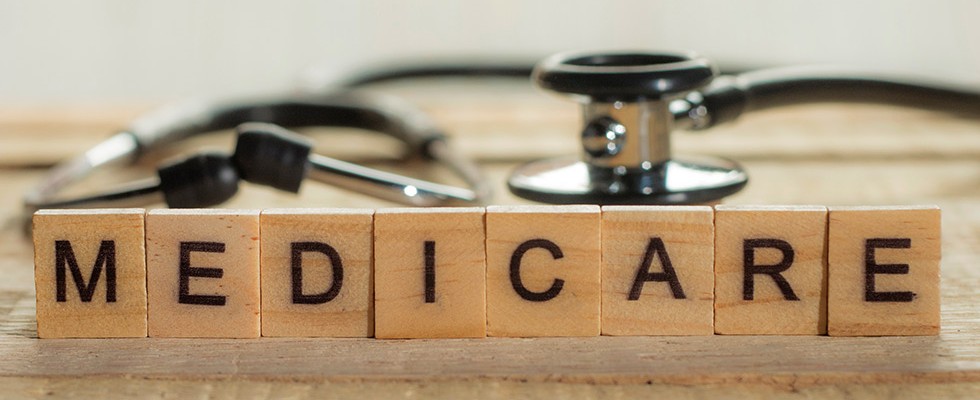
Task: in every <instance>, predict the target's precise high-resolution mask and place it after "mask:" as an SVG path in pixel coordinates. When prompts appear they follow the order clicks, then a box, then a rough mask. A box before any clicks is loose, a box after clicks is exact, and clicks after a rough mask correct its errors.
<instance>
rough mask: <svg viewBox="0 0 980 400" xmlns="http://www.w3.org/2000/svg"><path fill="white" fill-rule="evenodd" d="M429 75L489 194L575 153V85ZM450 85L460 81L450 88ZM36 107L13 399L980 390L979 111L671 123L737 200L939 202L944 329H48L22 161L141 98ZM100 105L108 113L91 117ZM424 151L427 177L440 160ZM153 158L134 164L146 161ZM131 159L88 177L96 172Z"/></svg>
mask: <svg viewBox="0 0 980 400" xmlns="http://www.w3.org/2000/svg"><path fill="white" fill-rule="evenodd" d="M386 90H387V89H386ZM422 92H423V93H421V94H420V93H419V91H417V90H413V89H412V87H411V86H407V87H405V88H401V90H399V91H398V94H399V95H403V96H404V97H407V98H409V99H410V100H412V101H414V102H416V103H417V104H419V105H421V106H422V107H424V108H425V109H426V110H427V111H429V112H431V113H432V114H433V115H435V116H436V118H437V119H438V121H439V122H440V123H442V124H443V125H444V126H446V127H447V128H448V129H449V131H450V132H451V133H452V134H453V135H454V136H453V138H452V139H453V141H454V144H456V145H457V146H459V148H461V149H462V150H463V151H464V152H465V153H466V154H469V155H474V156H477V158H478V159H480V160H481V161H482V166H483V167H484V169H485V171H486V173H487V175H488V176H489V179H491V180H492V181H493V182H494V184H495V189H496V197H495V200H494V202H493V203H494V204H525V202H524V201H522V200H520V199H518V198H516V197H514V196H512V195H510V194H509V193H508V192H507V189H506V186H505V183H504V182H505V179H506V177H507V175H508V174H509V173H510V172H511V171H512V170H513V168H514V167H515V165H516V163H518V162H522V161H526V160H529V159H536V158H543V157H549V156H554V155H565V154H571V153H574V152H576V151H578V147H577V146H578V145H577V140H576V139H575V134H574V132H575V131H576V129H578V124H579V122H578V120H577V119H578V118H577V116H576V114H575V113H576V108H575V106H574V105H571V104H568V103H567V101H564V100H558V99H551V98H549V97H547V96H540V95H537V97H536V98H537V99H539V100H534V101H529V100H527V99H528V98H529V97H528V96H526V95H521V96H517V97H518V98H515V96H507V95H499V96H498V95H496V94H495V95H494V97H480V96H479V94H477V93H475V92H478V91H474V90H452V91H444V90H432V91H422ZM457 93H467V95H465V96H459V95H456V97H446V96H453V95H454V94H457ZM470 94H472V96H471V95H470ZM33 110H34V111H32V112H29V113H25V112H22V111H23V109H22V108H20V109H18V108H4V109H3V110H0V113H2V115H3V116H4V117H3V118H4V121H8V122H0V132H3V134H0V153H2V154H3V157H0V158H2V160H0V162H3V163H4V165H6V166H8V167H7V169H4V170H3V171H0V174H2V176H3V179H2V180H0V187H3V188H4V192H3V195H0V210H2V212H3V215H4V216H5V220H4V221H5V224H4V225H3V226H2V229H0V239H2V240H0V271H2V273H3V276H4V279H0V385H2V386H0V387H2V388H3V389H2V391H3V392H4V394H5V397H15V396H18V397H27V398H41V397H44V398H58V397H70V396H72V395H74V396H76V397H89V398H122V397H132V396H144V397H160V398H167V397H172V398H231V397H235V398H248V397H252V398H281V397H289V396H295V397H297V398H304V397H308V398H331V397H339V398H352V397H372V396H376V397H393V398H414V397H419V396H424V397H431V398H461V397H474V398H479V397H483V398H517V397H541V398H555V397H567V398H616V397H617V396H622V397H647V398H649V397H653V396H660V397H680V398H685V397H690V398H721V397H725V398H751V399H757V398H799V399H805V398H815V397H819V398H831V399H834V398H847V399H853V398H910V399H921V398H937V397H945V398H974V397H975V396H976V393H977V391H980V346H977V343H980V307H977V306H976V304H978V302H980V294H978V292H977V290H976V288H977V287H980V269H978V268H975V266H976V263H977V259H978V257H980V253H978V251H977V249H980V209H978V208H977V206H976V205H977V202H978V201H980V185H978V183H980V135H977V129H978V128H977V124H976V123H975V122H972V121H965V120H955V119H949V118H947V117H945V116H941V115H938V114H931V113H927V112H917V111H909V110H904V109H898V108H888V107H871V106H858V105H851V104H848V105H829V106H807V107H794V108H787V109H785V110H779V111H772V112H763V113H759V114H753V115H752V116H750V117H747V118H745V119H743V120H742V121H740V122H739V123H736V124H730V125H726V126H723V127H719V128H718V129H717V130H713V132H712V133H710V134H703V135H701V134H699V135H684V134H680V135H675V137H674V138H673V139H675V143H676V145H677V149H678V150H679V152H684V153H695V154H698V153H707V154H712V153H713V154H720V155H726V156H729V157H731V158H734V159H736V160H739V161H740V162H741V163H742V165H743V166H744V167H745V168H746V169H747V170H748V171H749V174H750V176H751V179H752V182H751V184H749V185H748V186H747V187H746V189H745V190H744V191H742V192H740V193H739V194H737V195H735V196H732V197H731V198H730V199H728V200H727V201H726V203H729V204H827V205H854V204H865V205H888V204H937V205H939V206H940V208H941V209H942V210H943V212H942V219H943V224H942V229H943V239H942V240H943V260H942V266H941V270H942V277H941V291H940V295H941V297H942V311H941V319H942V328H941V330H940V334H939V335H938V336H921V337H878V338H855V337H825V336H795V337H782V336H708V337H588V338H531V339H508V338H488V339H482V340H408V341H401V340H385V341H378V340H375V339H301V338H292V339H280V338H262V339H253V340H226V339H179V340H178V339H155V338H150V339H114V340H77V339H73V340H37V338H36V336H37V332H36V326H35V323H36V321H35V304H34V291H33V268H31V264H32V255H31V253H32V252H31V247H32V246H31V243H30V240H29V237H27V236H24V234H23V230H22V229H21V228H22V227H23V224H24V222H25V220H24V217H23V216H22V215H21V214H20V212H19V210H20V194H21V193H23V192H24V191H25V190H26V189H27V188H28V187H29V186H30V185H32V184H34V183H35V182H36V181H37V180H38V179H40V177H41V174H42V173H43V172H44V171H42V170H39V169H31V168H21V166H31V165H41V164H44V163H48V162H50V160H53V159H54V158H57V157H61V156H64V155H65V154H68V153H71V154H74V153H75V152H77V151H78V149H80V148H83V147H85V146H87V145H88V144H90V143H93V142H94V141H97V140H98V139H101V138H104V137H105V135H106V133H107V132H109V131H111V130H112V129H114V128H116V127H119V126H125V124H126V121H127V120H128V119H129V118H130V117H132V116H133V115H135V114H137V113H138V111H140V110H134V111H129V110H131V107H129V106H127V107H117V108H105V107H103V108H99V107H85V109H84V110H82V111H78V110H77V109H76V108H65V107H48V106H44V107H35V108H34V109H33ZM90 115H94V116H97V119H98V121H95V122H94V123H89V122H87V121H88V120H87V118H89V116H90ZM22 116H24V117H23V118H22ZM9 121H13V122H9ZM96 123H97V124H98V125H97V126H96ZM528 132H534V134H533V135H528V134H527V133H528ZM334 133H337V134H338V135H334ZM40 138H43V139H40ZM319 139H320V144H321V145H322V146H323V149H322V151H325V152H326V153H327V154H331V155H336V156H338V157H340V158H343V159H348V160H365V159H367V160H370V161H372V165H374V166H378V167H380V168H388V169H393V170H394V169H395V168H398V167H399V166H398V165H396V164H394V163H391V162H389V160H390V159H389V158H384V159H380V160H379V159H378V158H377V157H375V155H376V154H377V147H378V143H379V142H378V140H377V138H376V137H373V136H372V137H370V138H368V137H367V136H365V135H358V136H352V135H348V134H347V133H345V132H331V135H322V136H319ZM38 140H44V143H45V145H44V146H38V145H37V143H38ZM195 143H199V142H195ZM384 143H387V144H389V145H390V143H388V142H384ZM230 144H231V142H230V141H227V142H223V145H224V146H230ZM394 148H396V147H394ZM8 155H9V156H10V157H8ZM413 165H414V166H415V167H416V168H417V169H416V170H415V171H417V172H418V174H419V176H424V177H433V178H441V177H445V176H446V175H445V174H440V173H439V172H437V171H434V170H429V169H425V168H424V167H423V166H422V165H421V164H413ZM152 166H153V165H152V163H147V164H145V165H143V167H144V168H143V169H140V170H138V171H137V172H138V173H143V174H151V173H152V170H151V169H150V167H152ZM118 175H119V173H118V172H113V173H111V174H108V175H100V176H96V177H94V180H92V181H90V182H94V184H97V185H103V184H105V182H104V181H103V179H110V180H112V179H115V180H118V179H119V176H118ZM801 182H805V184H801ZM227 206H228V207H237V208H268V207H311V206H324V207H325V206H330V207H366V208H373V207H391V206H393V205H392V204H390V203H386V202H384V201H381V200H377V199H373V198H371V197H366V196H362V195H356V194H352V193H350V192H347V191H343V190H340V189H336V188H331V187H329V186H325V185H315V184H309V185H304V188H303V194H302V196H294V195H291V194H285V193H277V192H274V191H271V190H265V189H262V188H257V187H254V186H252V185H243V186H242V187H241V193H240V194H239V195H238V196H236V198H234V199H233V200H232V201H231V202H229V203H228V204H227ZM130 395H132V396H130Z"/></svg>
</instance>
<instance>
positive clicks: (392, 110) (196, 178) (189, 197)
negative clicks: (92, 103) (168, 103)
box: [24, 92, 490, 212]
mask: <svg viewBox="0 0 980 400" xmlns="http://www.w3.org/2000/svg"><path fill="white" fill-rule="evenodd" d="M250 122H262V123H266V124H265V125H263V124H251V125H249V124H246V125H242V126H241V127H239V125H241V124H244V123H250ZM269 124H280V125H284V126H289V127H304V126H334V127H355V128H361V129H366V130H372V131H377V132H381V133H385V134H387V135H389V136H392V137H395V138H397V139H399V140H400V141H401V142H403V143H404V144H405V145H406V146H407V147H408V152H409V153H410V154H414V155H417V156H421V157H423V158H426V159H428V160H431V161H434V162H437V163H440V164H442V165H444V166H445V167H447V168H449V169H450V170H452V171H453V172H454V173H456V174H457V175H459V176H460V177H461V178H462V180H463V181H464V182H466V184H467V185H468V186H469V188H460V187H454V186H449V185H442V184H437V183H432V182H428V181H424V180H419V179H414V178H410V177H406V176H402V175H397V174H392V173H388V172H384V171H379V170H374V169H371V168H366V167H363V166H359V165H355V164H351V163H345V162H342V161H339V160H334V159H331V158H328V157H325V156H321V155H316V154H311V153H310V152H309V149H310V147H311V144H309V143H307V142H305V139H303V138H301V137H299V136H298V135H296V134H292V133H289V132H287V131H285V130H284V129H282V128H280V127H278V126H274V125H269ZM236 127H239V131H240V132H239V146H238V148H236V152H235V154H232V155H224V154H219V153H208V154H199V155H195V156H192V157H189V158H187V159H184V160H182V161H180V162H177V163H173V164H169V165H166V166H163V167H161V168H160V169H159V171H158V176H157V177H151V178H146V179H143V180H139V181H134V182H130V183H129V184H124V185H122V186H120V187H117V188H112V189H107V190H104V191H101V192H98V193H95V194H90V195H81V196H63V195H61V193H62V192H63V191H65V189H67V188H68V187H69V186H72V185H73V184H75V183H77V182H79V181H81V180H82V179H83V178H84V177H86V176H87V175H89V174H90V173H91V172H93V171H95V170H96V169H100V168H103V167H107V166H110V165H127V164H131V163H134V162H135V161H136V160H138V159H139V158H141V157H142V156H144V155H146V154H149V153H152V152H155V151H157V150H158V149H160V148H163V147H165V146H167V145H169V144H171V143H174V142H177V141H179V140H182V139H184V138H187V137H190V136H194V135H198V134H202V133H206V132H211V131H217V130H224V129H231V128H236ZM243 130H244V131H249V132H251V134H247V135H243ZM257 137H261V138H262V139H263V142H262V144H261V145H260V146H252V147H251V148H249V146H248V145H247V141H248V140H245V141H244V142H243V138H253V139H254V138H257ZM243 143H244V144H245V145H244V146H243ZM302 147H305V152H306V153H305V157H302V158H300V157H294V158H291V159H283V158H282V157H281V156H282V155H283V154H275V151H277V149H278V150H283V149H287V150H292V151H295V150H296V149H297V148H302ZM447 149H448V144H447V143H446V140H445V136H444V135H443V134H442V132H441V130H439V129H438V128H437V127H436V126H435V125H434V124H433V123H432V122H431V121H430V120H429V119H428V118H427V117H426V116H425V115H424V114H422V113H420V112H418V111H416V110H414V109H413V108H411V107H408V106H407V105H405V104H403V103H400V102H398V101H396V100H394V99H390V98H386V97H383V96H377V95H370V96H369V95H366V94H360V93H352V92H339V93H335V94H331V95H326V96H315V97H314V96H302V97H300V96H287V97H284V98H273V99H262V100H254V101H239V102H234V103H220V102H217V103H216V102H188V103H183V104H180V105H178V106H175V107H171V108H167V109H162V110H160V111H157V112H155V113H151V114H149V115H147V116H145V117H143V118H140V119H138V120H136V121H134V122H133V123H132V125H131V126H130V128H128V129H126V130H124V131H122V132H120V133H117V134H115V135H113V136H112V137H110V138H109V139H107V140H105V141H103V142H102V143H100V144H98V145H96V146H94V147H93V148H91V149H89V150H88V151H86V152H85V153H83V154H81V155H79V156H77V157H75V158H73V159H70V160H67V161H65V162H63V163H60V164H58V165H57V166H55V167H54V168H53V169H52V170H51V172H50V173H49V174H48V175H47V177H46V178H45V179H44V180H43V181H42V182H40V183H39V184H38V185H37V186H35V187H34V188H33V189H32V190H31V191H29V192H28V193H27V194H26V195H25V199H24V203H25V208H26V210H27V211H28V212H33V211H34V210H37V209H41V208H78V207H139V206H145V205H147V204H153V203H166V204H168V206H170V207H208V206H213V205H217V204H220V203H223V202H224V201H226V200H228V199H229V198H230V197H232V196H233V195H234V194H235V193H236V192H237V188H238V181H239V180H240V179H245V180H255V181H257V182H256V183H260V184H266V185H271V186H276V187H277V188H279V189H284V190H289V191H293V192H295V191H298V189H299V184H298V181H301V180H302V179H304V178H305V177H307V176H309V178H310V179H313V180H318V181H322V182H326V183H330V184H333V185H337V186H340V187H344V188H349V189H353V190H357V191H361V192H365V193H369V194H372V195H374V196H378V197H381V198H384V199H387V200H390V201H394V202H399V203H403V204H409V205H416V206H435V205H447V204H482V203H485V202H486V201H487V199H488V198H489V196H490V190H489V184H488V183H487V181H486V179H484V178H483V176H482V173H481V172H480V170H479V169H478V168H477V167H476V166H475V165H473V164H472V162H470V161H469V160H467V159H465V158H462V157H459V156H457V155H455V154H454V153H452V152H450V151H448V150H447ZM270 150H273V153H272V154H269V151H270ZM267 155H268V156H270V157H268V158H264V157H265V156H267ZM288 163H293V164H292V165H288ZM255 165H261V167H258V168H254V166H255ZM263 168H264V169H263ZM273 169H276V170H275V171H278V172H283V173H284V175H283V177H282V179H283V180H288V181H291V182H292V183H289V184H282V183H281V182H279V183H278V186H277V183H276V182H270V181H269V180H268V179H266V180H265V181H263V180H261V179H258V180H257V179H255V178H256V177H262V178H268V177H269V176H270V175H269V174H268V173H266V174H258V173H256V172H255V171H265V172H270V171H273ZM249 171H251V173H249ZM284 171H285V172H288V173H285V172H284Z"/></svg>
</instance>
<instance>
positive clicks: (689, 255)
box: [602, 206, 715, 335]
mask: <svg viewBox="0 0 980 400" xmlns="http://www.w3.org/2000/svg"><path fill="white" fill-rule="evenodd" d="M714 240H715V236H714V211H713V210H712V209H711V207H704V206H679V207H670V206H664V207H658V206H605V207H602V334H603V335H712V334H714V320H713V319H714V281H715V276H714V246H715V243H714Z"/></svg>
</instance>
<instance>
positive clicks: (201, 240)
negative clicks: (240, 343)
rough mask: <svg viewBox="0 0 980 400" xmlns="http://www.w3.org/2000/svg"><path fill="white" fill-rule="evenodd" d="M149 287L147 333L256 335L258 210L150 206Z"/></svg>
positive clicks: (209, 335) (147, 260)
mask: <svg viewBox="0 0 980 400" xmlns="http://www.w3.org/2000/svg"><path fill="white" fill-rule="evenodd" d="M146 288H147V311H148V313H147V321H148V334H149V336H150V337H177V338H202V337H203V338H256V337H259V335H260V332H261V323H260V321H261V319H260V318H261V317H260V315H259V308H260V306H261V304H260V291H259V212H258V211H257V210H235V209H220V210H219V209H204V210H201V209H174V210H150V211H148V212H147V213H146Z"/></svg>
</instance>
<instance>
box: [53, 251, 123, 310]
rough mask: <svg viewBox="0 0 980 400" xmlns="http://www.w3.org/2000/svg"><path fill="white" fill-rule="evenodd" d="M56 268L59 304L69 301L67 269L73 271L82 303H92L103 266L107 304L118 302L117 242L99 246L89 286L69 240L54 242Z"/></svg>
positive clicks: (73, 278) (72, 276) (72, 274)
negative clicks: (79, 267)
mask: <svg viewBox="0 0 980 400" xmlns="http://www.w3.org/2000/svg"><path fill="white" fill-rule="evenodd" d="M54 249H55V250H54V260H55V261H54V268H55V270H54V271H55V284H56V285H55V286H57V288H56V290H57V293H56V298H57V301H58V302H66V301H68V300H67V298H66V297H67V296H66V295H67V293H66V292H67V286H68V282H67V276H66V272H65V267H66V265H67V269H70V270H71V278H72V280H74V281H75V287H76V288H78V297H79V298H81V300H82V302H85V303H88V302H91V301H92V296H93V295H94V294H95V287H96V285H98V283H99V277H100V276H102V266H103V265H105V285H106V286H105V301H106V302H107V303H115V302H116V242H115V241H112V240H103V241H102V244H100V245H99V254H98V255H97V256H96V257H95V265H94V266H92V275H91V276H89V278H88V284H86V283H85V278H84V277H82V270H80V269H78V260H77V259H75V252H74V251H73V250H72V248H71V242H69V241H67V240H56V241H55V242H54Z"/></svg>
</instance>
